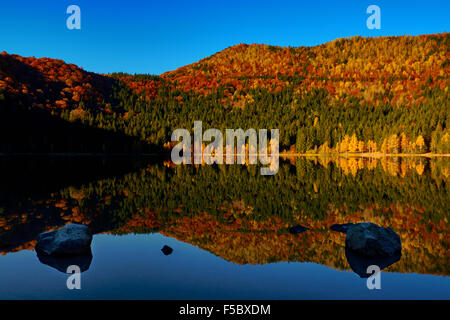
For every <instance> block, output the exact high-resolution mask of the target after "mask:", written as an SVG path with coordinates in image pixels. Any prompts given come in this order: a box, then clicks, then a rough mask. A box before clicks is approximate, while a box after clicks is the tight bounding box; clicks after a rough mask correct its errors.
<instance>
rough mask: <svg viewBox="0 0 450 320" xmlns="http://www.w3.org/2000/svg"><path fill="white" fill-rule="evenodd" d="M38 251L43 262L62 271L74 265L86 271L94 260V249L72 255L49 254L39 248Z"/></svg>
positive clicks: (64, 271) (38, 256) (38, 255)
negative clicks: (55, 255)
mask: <svg viewBox="0 0 450 320" xmlns="http://www.w3.org/2000/svg"><path fill="white" fill-rule="evenodd" d="M36 253H37V258H38V259H39V261H40V262H41V263H43V264H45V265H48V266H50V267H52V268H54V269H56V270H58V271H61V272H62V273H66V272H67V268H68V267H69V266H72V265H76V266H78V267H79V268H80V271H81V272H85V271H87V270H88V269H89V267H90V266H91V262H92V251H89V252H87V253H84V254H82V255H76V256H71V257H54V256H49V255H47V254H45V253H43V252H41V251H39V250H37V251H36Z"/></svg>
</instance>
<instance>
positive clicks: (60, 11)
mask: <svg viewBox="0 0 450 320" xmlns="http://www.w3.org/2000/svg"><path fill="white" fill-rule="evenodd" d="M71 4H76V5H79V6H80V8H81V17H82V18H81V19H82V20H81V31H78V30H75V31H69V30H67V28H66V19H67V17H68V15H67V14H66V9H67V7H68V6H69V5H71ZM372 4H377V5H378V6H379V7H380V8H381V30H369V29H367V27H366V20H367V18H368V17H369V15H368V14H367V13H366V9H367V7H368V6H369V5H372ZM449 10H450V2H449V1H448V0H428V1H421V0H396V1H388V0H377V1H372V0H370V1H369V0H364V1H361V0H347V1H334V0H328V1H326V0H321V1H307V0H276V1H275V0H246V1H242V0H214V1H211V0H189V1H187V0H172V1H159V0H127V1H123V0H122V1H120V0H114V1H110V0H96V1H91V0H74V1H61V0H40V1H31V0H30V1H0V44H1V45H0V51H3V50H6V51H7V52H9V53H16V54H20V55H24V56H36V57H43V56H45V57H51V58H59V59H63V60H65V61H67V62H70V63H75V64H77V65H80V66H82V67H83V68H84V69H86V70H88V71H95V72H101V73H107V72H115V71H125V72H130V73H153V74H159V73H162V72H165V71H169V70H173V69H175V68H177V67H180V66H183V65H186V64H189V63H192V62H195V61H198V60H199V59H202V58H204V57H207V56H209V55H211V54H214V53H215V52H217V51H220V50H223V49H224V48H226V47H229V46H232V45H235V44H239V43H265V44H271V45H280V46H303V45H304V46H310V45H317V44H321V43H324V42H327V41H330V40H334V39H336V38H343V37H348V36H355V35H361V36H385V35H405V34H409V35H418V34H429V33H441V32H444V31H447V32H448V31H450V28H449V27H450V24H449V22H450V19H448V12H449Z"/></svg>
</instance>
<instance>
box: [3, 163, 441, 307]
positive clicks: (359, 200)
mask: <svg viewBox="0 0 450 320" xmlns="http://www.w3.org/2000/svg"><path fill="white" fill-rule="evenodd" d="M0 176H1V180H0V181H1V182H0V253H1V255H0V299H450V277H449V275H450V250H449V247H450V225H449V219H450V210H449V208H450V194H449V193H450V192H449V188H448V184H449V180H450V159H448V158H438V159H432V160H429V159H425V158H383V159H358V158H356V159H345V158H338V159H336V158H330V159H324V158H321V159H318V158H311V159H305V158H300V159H291V160H289V161H284V162H282V163H281V165H280V170H279V172H278V173H277V174H276V175H275V176H261V175H260V171H259V168H258V167H256V166H241V165H233V166H208V165H201V166H197V167H194V166H174V165H173V164H172V163H171V162H170V161H167V160H165V159H158V158H139V159H135V158H126V157H123V158H119V157H118V158H109V159H106V158H100V157H98V158H97V157H96V158H94V157H44V156H42V157H0ZM71 222H73V223H83V224H86V225H89V226H90V228H91V229H92V231H93V233H94V237H93V241H92V246H91V248H92V256H90V257H80V258H78V260H73V261H63V262H61V261H55V260H54V259H53V260H48V259H47V260H46V259H45V258H42V257H38V256H37V254H36V252H35V250H34V246H35V244H36V238H37V236H38V235H39V234H40V233H41V232H45V231H50V230H55V229H58V228H60V227H62V226H64V225H65V224H67V223H71ZM357 222H373V223H376V224H378V225H380V226H384V227H391V228H392V229H393V230H394V231H395V232H396V233H398V234H399V236H400V238H401V242H402V255H401V257H400V259H399V260H398V261H387V262H386V263H385V266H386V268H385V269H384V270H383V271H382V273H381V289H380V290H369V289H368V288H367V286H366V281H367V279H366V278H364V277H367V276H368V275H365V274H363V273H362V271H361V270H365V268H366V267H367V265H366V264H365V263H366V261H361V260H360V259H356V258H355V257H353V256H352V255H349V254H348V253H346V250H345V234H343V233H340V232H336V231H332V230H330V226H331V225H333V224H342V223H357ZM295 225H302V226H305V227H307V228H309V230H307V231H305V232H303V233H300V234H291V233H290V232H289V228H290V227H292V226H295ZM165 245H166V246H169V247H171V248H172V249H173V252H172V253H171V254H169V255H164V254H163V252H162V251H161V249H162V248H163V246H165ZM74 261H75V262H76V263H74ZM72 263H73V264H79V265H81V266H82V269H85V271H84V272H82V274H81V287H82V288H81V290H68V289H67V287H66V280H67V278H68V277H69V274H66V273H64V272H62V271H64V269H65V266H67V265H68V264H72Z"/></svg>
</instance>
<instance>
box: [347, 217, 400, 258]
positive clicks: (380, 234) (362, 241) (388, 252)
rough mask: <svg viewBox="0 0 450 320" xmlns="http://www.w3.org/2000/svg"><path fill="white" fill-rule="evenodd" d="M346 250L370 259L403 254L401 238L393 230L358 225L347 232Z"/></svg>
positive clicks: (364, 224)
mask: <svg viewBox="0 0 450 320" xmlns="http://www.w3.org/2000/svg"><path fill="white" fill-rule="evenodd" d="M345 246H346V248H348V249H350V250H352V251H353V252H355V253H358V254H361V255H363V256H366V257H369V258H382V257H391V256H394V255H396V254H398V253H400V252H401V250H402V244H401V242H400V237H399V235H398V234H396V233H395V232H394V231H392V229H391V228H383V227H379V226H377V225H376V224H373V223H357V224H355V225H354V226H351V227H350V228H349V229H348V230H347V236H346V238H345Z"/></svg>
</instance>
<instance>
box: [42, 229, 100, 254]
mask: <svg viewBox="0 0 450 320" xmlns="http://www.w3.org/2000/svg"><path fill="white" fill-rule="evenodd" d="M91 241H92V233H91V231H90V230H89V227H87V226H85V225H82V224H68V225H66V226H64V227H62V228H61V229H59V230H56V231H51V232H44V233H41V234H40V235H39V236H38V239H37V245H36V251H40V252H41V253H45V254H46V255H49V256H74V255H82V254H87V253H88V252H90V250H91V247H90V246H91Z"/></svg>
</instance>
